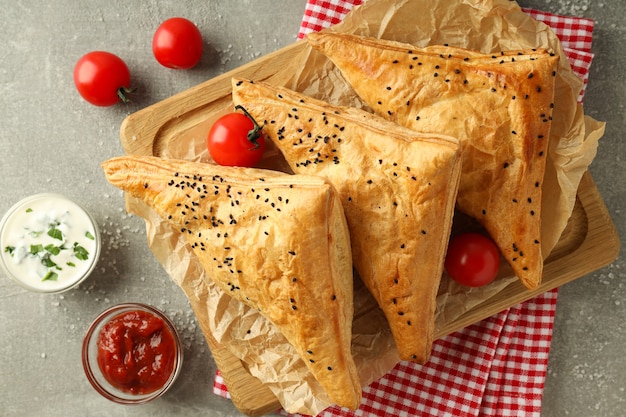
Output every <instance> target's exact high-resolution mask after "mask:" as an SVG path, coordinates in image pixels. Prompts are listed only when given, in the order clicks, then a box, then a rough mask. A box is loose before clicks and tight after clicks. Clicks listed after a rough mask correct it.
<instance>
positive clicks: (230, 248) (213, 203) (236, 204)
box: [102, 156, 361, 409]
mask: <svg viewBox="0 0 626 417" xmlns="http://www.w3.org/2000/svg"><path fill="white" fill-rule="evenodd" d="M102 166H103V169H104V172H105V174H106V178H107V180H108V181H109V182H110V183H111V184H113V185H114V186H116V187H118V188H120V189H122V190H124V191H126V192H128V193H129V194H130V195H132V196H134V197H137V198H139V199H141V200H142V201H144V202H145V203H146V204H147V205H149V206H150V207H152V208H153V209H154V210H155V211H156V212H157V213H158V214H159V215H160V216H161V217H162V218H163V219H167V221H168V222H170V223H171V224H172V225H174V226H175V227H176V228H178V230H180V233H182V234H183V235H184V236H185V237H186V238H187V241H188V242H189V245H190V246H191V248H192V249H193V252H194V253H195V255H197V256H198V258H199V260H200V262H201V263H202V265H203V267H204V268H205V269H206V271H207V273H208V276H209V277H211V279H212V280H213V281H214V282H215V283H216V284H217V285H218V286H219V287H221V288H222V289H223V290H224V291H225V292H226V293H228V294H230V295H231V296H232V297H234V298H236V299H238V300H240V301H242V302H244V303H246V304H248V305H250V306H252V307H253V308H255V309H258V310H259V311H260V313H261V314H263V315H264V316H265V317H267V318H268V319H269V320H270V321H271V322H272V323H273V324H274V325H276V326H277V328H278V329H279V330H280V331H281V332H282V333H283V334H284V336H285V338H286V339H287V340H288V341H289V342H290V343H291V344H292V345H293V346H294V348H295V349H296V351H297V352H298V354H299V355H300V357H301V358H302V360H303V361H304V362H305V363H306V364H307V366H308V368H309V369H310V371H311V373H312V375H313V376H314V377H315V378H316V379H317V380H318V381H319V383H320V384H321V386H322V387H323V388H324V390H325V391H326V393H327V394H328V396H329V398H330V399H331V400H332V401H334V402H335V403H336V404H339V405H341V406H345V407H349V408H352V409H356V408H357V407H358V405H359V403H360V399H361V386H360V382H359V379H358V375H357V370H356V365H355V363H354V361H353V357H352V354H351V338H352V317H353V288H352V283H353V270H352V262H351V249H350V237H349V233H348V228H347V224H346V220H345V216H344V213H343V209H342V206H341V202H340V200H339V197H338V195H337V193H336V191H335V190H334V188H333V187H332V185H330V184H329V183H328V182H327V181H325V180H323V179H322V178H319V177H313V176H305V175H288V174H285V173H280V172H273V171H267V170H260V169H251V168H249V169H246V168H232V167H222V166H218V165H212V164H200V163H193V162H187V161H179V160H165V159H161V158H156V157H137V156H126V157H118V158H114V159H110V160H108V161H106V162H104V163H103V164H102Z"/></svg>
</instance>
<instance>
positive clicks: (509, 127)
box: [307, 33, 558, 289]
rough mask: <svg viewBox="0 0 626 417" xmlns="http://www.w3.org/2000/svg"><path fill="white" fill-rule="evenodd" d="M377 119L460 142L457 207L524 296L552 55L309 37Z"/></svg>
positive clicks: (532, 252)
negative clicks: (495, 250) (490, 243)
mask: <svg viewBox="0 0 626 417" xmlns="http://www.w3.org/2000/svg"><path fill="white" fill-rule="evenodd" d="M307 39H308V42H309V44H310V45H312V46H313V47H314V48H316V49H318V50H320V51H321V52H323V53H324V54H325V55H327V56H328V57H329V58H330V59H331V60H332V61H333V63H334V64H335V65H336V66H337V67H338V68H339V70H340V71H341V72H342V74H343V76H344V77H345V79H346V80H347V81H348V82H349V83H350V85H351V86H352V87H353V88H354V90H355V91H356V93H357V94H358V95H359V97H361V99H362V100H363V101H364V102H365V103H366V104H367V105H369V106H370V107H371V108H372V109H373V110H374V112H376V113H377V114H379V115H381V116H382V117H385V118H387V119H389V120H392V121H394V122H397V123H399V124H402V125H404V126H407V127H409V128H411V129H415V130H418V131H420V132H437V133H445V134H449V135H451V136H454V137H456V138H458V139H459V140H461V142H462V144H463V173H462V175H461V184H460V185H459V193H458V199H457V207H458V209H459V210H461V211H462V212H464V213H466V214H468V215H469V216H471V217H473V218H475V219H476V220H478V222H479V223H481V224H482V225H483V226H484V228H485V229H486V230H487V231H488V232H489V234H490V235H491V237H492V238H493V239H494V241H495V242H496V244H497V245H498V247H499V248H500V251H501V253H502V255H503V256H504V258H505V259H506V260H507V261H508V262H509V264H510V265H511V267H512V268H513V270H514V272H515V274H516V275H517V276H518V277H519V278H520V279H521V281H522V282H523V283H524V285H525V286H526V287H528V288H529V289H533V288H536V287H537V286H538V285H539V283H540V281H541V276H542V270H543V255H542V253H541V244H540V240H541V237H540V235H541V193H542V183H543V177H544V172H545V166H546V158H547V148H548V141H549V138H550V125H551V120H552V117H551V114H552V110H553V109H552V107H553V100H554V81H555V75H556V69H557V63H558V57H557V56H556V55H554V54H551V53H548V52H547V51H545V50H527V51H508V52H502V53H494V54H482V53H479V52H474V51H470V50H466V49H460V48H455V47H450V46H431V47H427V48H424V49H421V48H417V47H414V46H412V45H408V44H403V43H399V42H392V41H384V40H379V39H374V38H364V37H358V36H355V35H348V34H339V33H324V34H320V33H312V34H310V35H308V37H307Z"/></svg>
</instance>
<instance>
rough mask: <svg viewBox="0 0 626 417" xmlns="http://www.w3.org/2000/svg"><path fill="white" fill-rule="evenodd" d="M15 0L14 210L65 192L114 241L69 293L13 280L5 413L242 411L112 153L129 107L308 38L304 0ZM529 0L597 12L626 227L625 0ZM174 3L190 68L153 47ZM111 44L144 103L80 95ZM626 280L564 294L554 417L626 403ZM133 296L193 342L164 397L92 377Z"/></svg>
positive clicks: (9, 184) (605, 102)
mask: <svg viewBox="0 0 626 417" xmlns="http://www.w3.org/2000/svg"><path fill="white" fill-rule="evenodd" d="M2 3H3V5H2V8H1V10H2V11H0V16H1V17H2V22H3V24H2V26H1V27H0V39H1V42H0V57H1V58H0V61H1V62H2V64H1V65H0V91H1V92H0V113H1V119H0V120H2V127H1V128H0V155H1V157H2V158H1V159H2V163H1V164H0V190H2V191H1V195H2V198H1V199H0V212H1V213H4V212H5V211H6V210H7V209H8V208H9V207H10V206H11V205H12V204H13V203H14V202H16V201H17V200H19V199H21V198H22V197H24V196H26V195H30V194H34V193H37V192H41V191H53V192H59V193H62V194H65V195H67V196H68V197H72V198H74V199H76V200H78V201H80V202H82V203H83V204H84V205H85V206H86V207H87V208H88V209H89V211H90V212H91V213H92V214H93V215H94V216H95V218H96V219H97V221H98V223H99V225H100V228H101V232H102V233H103V234H104V241H103V254H102V257H101V260H100V263H99V265H98V268H97V271H96V273H95V274H94V275H93V276H92V277H91V278H90V279H89V280H88V281H87V282H86V283H85V284H83V285H82V286H81V287H80V288H79V289H76V290H73V291H71V292H68V293H65V294H64V295H37V294H32V293H28V292H25V291H23V290H21V289H20V288H19V287H17V286H16V285H14V284H13V283H12V282H10V281H9V280H8V278H7V277H5V276H0V301H1V302H0V335H1V336H0V338H1V339H0V357H2V363H1V365H0V393H1V394H0V415H6V416H43V415H45V416H109V415H110V416H113V415H115V416H117V415H133V416H143V415H146V416H147V415H150V416H170V415H185V416H206V415H211V416H237V415H240V414H239V413H238V412H237V410H236V409H235V408H234V407H233V406H232V404H231V403H230V402H229V401H228V400H224V399H222V398H218V397H216V396H214V395H213V394H212V393H211V384H212V381H213V374H214V369H215V368H214V364H213V361H212V358H211V354H210V352H209V350H208V348H207V347H206V345H205V342H204V340H203V337H202V335H201V332H200V329H199V328H198V327H197V324H196V322H195V319H194V317H193V315H192V314H191V310H190V308H189V306H188V303H187V301H186V299H185V298H184V296H183V294H182V293H181V291H180V290H179V289H178V288H177V287H176V286H175V285H174V284H173V283H172V282H171V281H170V279H169V278H168V277H167V275H166V274H165V273H164V271H163V270H162V269H161V267H160V266H159V265H158V264H157V262H156V261H155V260H154V258H153V256H152V254H151V253H150V252H149V250H148V248H147V245H146V243H145V231H144V227H143V222H142V221H141V220H140V219H137V218H135V217H131V216H127V215H126V214H125V213H124V208H123V207H124V206H123V199H122V195H121V193H119V192H117V191H115V190H114V189H113V188H112V187H110V186H109V185H108V184H107V183H106V182H105V180H104V177H103V175H102V174H101V171H100V169H99V166H98V164H99V162H100V161H102V160H105V159H107V158H109V157H112V156H116V155H119V154H122V153H123V150H122V148H121V145H120V142H119V126H120V123H121V122H122V120H123V119H124V118H125V117H126V116H127V115H128V114H130V113H132V112H134V111H136V110H138V109H141V108H144V107H145V106H148V105H150V104H152V103H155V102H157V101H159V100H162V99H164V98H166V97H168V96H170V95H172V94H175V93H177V92H179V91H182V90H185V89H187V88H189V87H192V86H194V85H196V84H198V83H200V82H202V81H204V80H206V79H209V78H211V77H213V76H216V75H218V74H220V73H222V72H224V71H226V70H229V69H232V68H235V67H237V66H239V65H242V64H244V63H246V62H249V61H251V60H253V59H255V58H258V57H260V56H262V55H263V54H265V53H268V52H271V51H274V50H276V49H279V48H280V47H282V46H285V45H287V44H289V43H291V42H293V41H294V40H295V36H296V33H297V30H298V27H299V24H300V21H301V18H302V13H303V11H304V4H305V1H304V0H298V1H287V2H277V1H272V0H255V1H226V0H205V1H196V0H193V1H192V0H189V1H174V0H169V1H155V0H151V1H145V2H141V3H139V2H128V1H121V0H114V1H106V2H105V1H94V2H84V4H82V5H81V6H76V4H78V3H76V2H72V1H69V0H55V1H51V2H44V1H36V0H23V1H19V2H14V1H3V2H2ZM139 4H141V6H139ZM521 4H522V5H523V6H531V7H536V8H540V9H543V10H546V11H551V12H556V13H561V14H575V15H580V16H585V17H590V18H593V19H595V20H596V22H597V23H596V28H595V36H594V52H595V54H596V58H595V61H594V64H593V67H592V71H591V78H590V83H589V86H588V90H587V98H586V101H585V111H586V113H587V114H589V115H591V116H593V117H595V118H597V119H599V120H605V121H607V130H606V134H605V137H604V138H603V139H602V141H601V145H600V149H599V154H598V157H597V158H596V160H595V162H594V163H593V165H592V167H591V171H592V174H593V176H594V178H595V180H596V182H597V183H598V187H599V189H600V191H601V193H602V195H603V197H604V199H605V201H606V204H607V206H608V207H609V211H610V213H611V215H612V217H613V219H614V221H615V223H616V225H617V227H618V230H619V232H620V235H621V236H626V230H625V227H624V226H625V223H626V222H625V219H624V215H625V214H624V209H625V207H624V205H625V201H626V161H625V159H626V152H625V150H626V149H625V146H626V145H625V142H624V141H623V138H622V132H623V131H624V128H625V127H626V126H625V122H624V116H625V110H624V105H625V102H626V83H625V75H626V71H624V67H625V64H626V63H625V57H626V47H625V46H624V45H625V44H624V41H625V40H626V39H625V37H626V34H625V32H624V31H625V30H626V29H625V28H624V26H623V16H624V15H626V3H624V2H622V1H621V0H606V1H604V2H595V1H589V0H582V1H574V0H545V1H540V0H528V1H522V2H521ZM175 15H180V16H186V17H188V18H190V19H192V20H194V21H195V22H196V23H197V25H198V26H199V28H200V30H201V31H202V33H203V36H204V38H205V43H206V46H207V48H206V49H207V50H206V52H205V55H204V58H203V60H202V62H201V64H200V65H199V67H198V68H196V69H193V70H190V71H173V70H168V69H165V68H162V67H160V66H159V65H158V64H157V63H156V61H155V60H154V58H153V57H152V54H151V50H150V42H151V37H152V33H153V30H154V29H155V28H156V26H157V25H158V24H159V22H160V21H162V20H164V19H165V18H168V17H171V16H175ZM96 49H104V50H108V51H110V52H113V53H116V54H118V55H119V56H121V57H122V58H123V59H125V60H126V62H127V63H128V65H129V67H130V69H131V72H132V75H133V80H134V84H135V86H136V87H138V94H137V95H136V97H135V101H134V103H132V104H130V105H128V106H115V107H112V108H96V107H93V106H91V105H88V104H87V103H85V102H84V101H82V100H81V99H80V98H79V97H78V95H77V93H76V92H75V90H74V86H73V82H72V70H73V66H74V64H75V62H76V60H77V59H78V58H79V57H80V56H81V55H82V54H84V53H85V52H87V51H89V50H96ZM622 241H623V239H622ZM625 278H626V265H625V263H624V259H623V251H622V253H621V255H620V258H619V259H618V260H617V261H616V262H615V263H614V264H612V265H610V266H608V267H606V268H604V269H602V270H600V271H597V272H594V273H592V274H590V275H588V276H586V277H584V278H581V279H579V280H576V281H575V282H572V283H570V284H567V285H565V286H564V287H562V288H561V290H560V291H559V299H558V306H557V313H556V323H555V328H554V340H553V344H552V351H551V354H550V362H549V369H548V376H547V381H546V389H545V395H544V401H543V404H544V411H543V413H542V415H544V416H546V417H552V416H565V415H572V416H619V415H623V410H624V409H626V392H625V388H626V362H625V361H624V357H623V356H624V354H623V352H624V349H623V340H624V337H625V336H626V328H625V325H624V323H625V322H626V288H625ZM124 301H144V302H149V303H152V304H154V305H155V306H157V307H159V308H161V309H163V310H164V311H165V312H166V313H168V314H169V315H170V316H171V317H172V318H173V319H174V321H175V322H176V324H177V326H178V328H179V329H180V330H181V332H182V334H183V338H184V342H185V354H186V360H185V365H184V368H183V372H182V375H181V376H180V378H179V380H178V381H177V383H176V385H175V386H174V387H173V389H172V390H171V391H170V392H169V393H168V394H167V395H166V396H165V397H164V398H162V399H160V400H159V401H157V402H155V403H153V404H149V405H145V406H141V407H122V406H118V405H115V404H112V403H110V402H108V401H107V400H104V399H102V398H101V397H100V396H99V395H98V394H97V393H96V392H95V391H94V390H93V389H92V388H91V387H90V386H89V384H88V383H87V381H86V379H85V376H84V374H83V371H82V367H81V362H80V344H81V341H82V337H83V334H84V332H85V330H86V329H87V326H88V324H89V322H90V321H91V320H92V319H93V318H94V317H95V315H97V313H99V312H100V311H101V310H103V309H105V308H106V307H108V306H110V305H112V304H115V303H118V302H124Z"/></svg>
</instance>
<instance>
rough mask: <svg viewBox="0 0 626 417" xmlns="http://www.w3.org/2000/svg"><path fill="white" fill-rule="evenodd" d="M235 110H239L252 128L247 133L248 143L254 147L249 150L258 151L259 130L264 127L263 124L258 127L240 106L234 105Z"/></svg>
mask: <svg viewBox="0 0 626 417" xmlns="http://www.w3.org/2000/svg"><path fill="white" fill-rule="evenodd" d="M235 110H241V111H242V112H243V114H245V115H246V117H247V118H248V119H250V120H251V121H252V124H253V125H254V128H253V129H251V130H249V131H248V141H249V142H250V143H252V144H253V145H254V148H252V149H251V150H256V149H259V148H260V147H261V145H259V138H260V137H261V130H262V129H263V127H264V126H265V123H263V126H259V124H258V123H257V122H256V120H254V117H252V116H251V115H250V113H248V111H247V110H246V109H245V108H244V107H243V106H242V105H241V104H238V105H236V106H235Z"/></svg>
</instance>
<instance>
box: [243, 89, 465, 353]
mask: <svg viewBox="0 0 626 417" xmlns="http://www.w3.org/2000/svg"><path fill="white" fill-rule="evenodd" d="M233 101H234V103H235V104H238V105H242V106H243V107H244V108H245V109H246V110H247V111H248V112H249V113H250V114H252V116H253V117H255V118H256V119H257V122H259V123H265V127H264V131H265V134H266V135H267V136H268V137H269V138H270V139H271V140H272V142H273V143H274V144H275V145H276V146H277V147H278V148H279V149H280V151H281V152H282V153H283V155H284V156H285V159H286V160H287V161H288V162H289V165H290V166H291V168H292V169H293V171H294V172H296V173H300V174H309V175H319V176H322V177H324V178H326V179H327V180H328V181H330V182H331V183H332V184H333V185H334V186H335V187H336V188H337V191H338V193H339V195H340V196H341V201H342V203H343V207H344V210H345V213H346V218H347V221H348V226H349V229H350V236H351V242H352V254H353V262H354V265H355V268H356V270H357V271H358V273H359V276H360V277H361V279H362V280H363V282H364V283H365V285H366V286H367V288H368V289H369V290H370V292H371V293H372V294H373V296H374V297H375V299H376V300H377V302H378V305H379V306H380V308H381V309H382V310H383V312H384V313H385V316H386V318H387V321H388V323H389V326H390V328H391V331H392V333H393V336H394V340H395V341H396V345H397V348H398V353H399V355H400V358H401V359H404V360H410V361H414V362H420V363H423V362H425V361H426V360H427V359H428V357H429V355H430V351H431V345H432V339H433V333H434V314H435V308H436V294H437V291H438V288H439V283H440V278H441V275H442V270H443V260H444V256H445V252H446V247H447V242H448V237H449V234H450V228H451V223H452V217H453V210H454V200H455V197H456V191H457V186H458V179H459V175H460V161H461V159H460V145H459V143H458V141H457V140H456V139H453V138H451V137H447V136H443V135H436V134H428V135H422V134H419V133H416V132H415V131H412V130H410V129H407V128H404V127H402V126H399V125H397V124H395V123H391V122H389V121H386V120H384V119H382V118H380V117H378V116H376V115H373V114H371V113H368V112H365V111H363V110H359V109H354V108H348V107H338V106H333V105H331V104H329V103H326V102H323V101H320V100H316V99H313V98H311V97H306V96H304V95H302V94H300V93H297V92H295V91H291V90H288V89H286V88H282V87H277V86H272V85H269V84H267V83H263V82H252V81H249V80H241V79H235V80H233Z"/></svg>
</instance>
